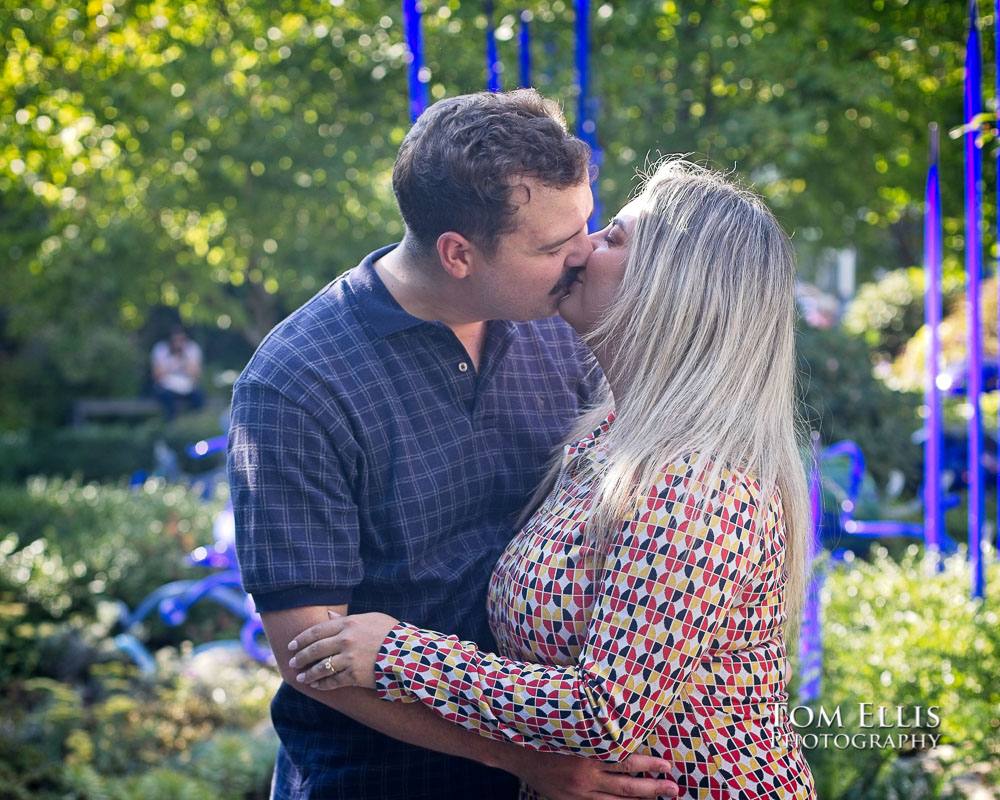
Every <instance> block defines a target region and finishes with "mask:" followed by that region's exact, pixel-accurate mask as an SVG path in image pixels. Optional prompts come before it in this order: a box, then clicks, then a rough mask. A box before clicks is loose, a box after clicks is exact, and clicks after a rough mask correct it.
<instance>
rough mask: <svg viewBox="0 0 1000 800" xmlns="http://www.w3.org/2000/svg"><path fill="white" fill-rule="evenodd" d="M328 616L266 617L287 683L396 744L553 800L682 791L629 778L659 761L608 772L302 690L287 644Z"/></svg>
mask: <svg viewBox="0 0 1000 800" xmlns="http://www.w3.org/2000/svg"><path fill="white" fill-rule="evenodd" d="M327 608H328V607H327V606H305V607H301V608H290V609H287V610H284V611H268V612H264V613H263V614H261V620H262V622H263V624H264V631H265V633H266V634H267V640H268V642H270V644H271V649H272V651H273V652H274V655H275V658H276V659H277V662H278V669H279V671H280V672H281V677H282V678H284V680H285V682H286V683H288V684H289V685H290V686H292V687H294V688H295V689H297V690H298V691H300V692H302V693H303V694H305V695H308V696H309V697H311V698H313V699H314V700H316V701H317V702H320V703H323V704H324V705H327V706H329V707H330V708H333V709H335V710H336V711H339V712H341V713H342V714H346V715H347V716H349V717H351V718H352V719H354V720H356V721H358V722H360V723H361V724H362V725H366V726H367V727H369V728H373V729H374V730H377V731H379V732H380V733H383V734H385V735H386V736H390V737H392V738H394V739H399V740H401V741H404V742H408V743H409V744H412V745H416V746H418V747H426V748H429V749H431V750H437V751H438V752H441V753H447V754H449V755H453V756H460V757H462V758H470V759H472V760H474V761H478V762H480V763H482V764H486V765H487V766H491V767H497V768H499V769H502V770H504V771H506V772H510V773H512V774H514V775H516V776H517V777H519V778H520V779H522V780H523V781H525V782H527V783H528V784H530V785H531V786H533V787H535V788H536V789H538V790H539V791H541V792H542V794H544V795H545V796H546V797H549V798H551V800H582V799H583V798H588V799H589V800H594V798H606V800H614V798H633V797H650V798H651V797H657V796H667V797H674V796H676V794H677V785H676V784H675V783H673V782H672V781H669V780H664V779H652V778H637V777H633V776H631V775H630V774H628V773H631V772H636V773H642V772H653V773H664V772H666V771H667V770H669V769H670V766H671V765H670V762H668V761H664V760H663V759H660V758H654V757H652V756H635V755H633V756H630V757H629V758H628V759H626V760H625V761H623V762H622V763H620V764H602V763H600V762H597V761H590V760H587V759H584V758H577V757H576V756H567V755H560V754H557V753H537V752H533V751H530V750H526V749H524V748H522V747H518V746H517V745H514V744H510V743H506V742H497V741H494V740H492V739H487V738H484V737H482V736H479V735H478V734H476V733H473V732H472V731H467V730H465V729H463V728H460V727H458V726H457V725H452V724H451V723H449V722H447V721H445V720H444V719H442V718H440V717H438V716H437V715H436V714H434V712H432V711H431V710H430V709H428V708H425V707H424V706H423V705H422V704H420V703H388V702H385V701H382V700H379V699H378V696H377V695H376V694H375V692H374V691H372V690H370V689H358V688H345V689H338V690H337V691H336V692H329V691H320V690H317V689H311V688H310V687H309V686H308V685H307V684H305V683H299V682H298V681H296V679H295V676H296V675H297V674H298V673H299V671H300V669H301V667H300V668H295V667H291V666H289V661H290V660H291V658H292V656H293V655H294V652H293V651H291V650H289V649H288V643H289V642H290V641H291V640H292V639H293V638H294V637H295V635H296V634H297V633H299V632H300V631H303V630H305V629H306V628H309V627H311V626H313V625H315V624H317V623H319V622H324V621H326V620H327V619H328V616H327ZM329 608H330V610H332V611H334V612H336V613H338V614H347V606H346V605H342V606H333V607H329Z"/></svg>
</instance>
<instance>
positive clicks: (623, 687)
mask: <svg viewBox="0 0 1000 800" xmlns="http://www.w3.org/2000/svg"><path fill="white" fill-rule="evenodd" d="M613 420H614V415H613V414H612V415H611V416H610V417H609V418H608V419H607V420H606V421H605V422H604V423H603V424H602V425H601V427H600V428H598V429H597V430H596V431H594V432H593V433H592V434H591V435H590V436H589V437H587V438H586V439H584V440H583V441H582V442H579V443H577V444H576V445H572V446H570V447H567V448H566V453H565V457H564V465H563V472H562V475H561V476H560V479H559V481H558V482H557V485H556V488H555V489H554V490H553V492H552V493H551V494H550V495H549V497H548V499H547V500H546V502H545V504H544V505H543V506H542V507H541V508H540V509H539V510H538V512H536V513H535V515H534V516H533V517H532V518H531V520H530V521H529V522H528V524H527V525H526V526H525V528H524V530H522V531H521V533H520V534H518V535H517V536H516V537H515V538H514V539H513V540H512V541H511V543H510V545H509V546H508V547H507V549H506V550H505V551H504V554H503V555H502V556H501V558H500V561H499V562H498V563H497V565H496V568H495V569H494V572H493V578H492V582H491V585H490V592H489V599H488V608H489V614H490V623H491V626H492V628H493V631H494V632H495V634H496V638H497V642H498V644H499V647H500V652H501V654H502V655H496V654H493V653H484V652H482V651H479V650H478V649H477V648H476V645H475V644H473V643H471V642H462V641H459V640H458V639H457V638H456V637H453V636H445V635H443V634H439V633H436V632H433V631H427V630H421V629H419V628H415V627H413V626H411V625H407V624H405V623H401V624H399V625H397V626H396V627H395V628H394V629H393V631H392V632H391V633H390V634H389V636H388V637H387V638H386V640H385V642H384V643H383V645H382V649H381V651H380V653H379V658H378V662H377V664H376V681H377V686H378V691H379V694H380V696H381V697H383V698H384V699H390V700H399V701H420V702H423V703H425V704H426V705H428V706H429V707H430V708H432V709H433V710H434V711H435V712H436V713H438V714H439V715H440V716H442V717H444V718H445V719H448V720H450V721H451V722H454V723H456V724H458V725H462V726H463V727H466V728H470V729H472V730H475V731H477V732H479V733H480V734H482V735H484V736H489V737H492V738H494V739H498V740H505V741H511V742H515V743H517V744H519V745H523V746H525V747H530V748H532V749H535V750H540V751H561V752H567V753H574V754H576V755H580V756H586V757H590V758H598V759H602V760H606V761H620V760H621V759H623V758H624V757H625V756H626V755H628V754H629V753H633V752H639V753H646V754H656V755H658V756H662V757H663V758H667V759H669V760H671V761H672V762H673V764H674V768H673V770H672V773H671V775H670V777H671V778H673V779H674V780H676V781H677V783H678V785H679V786H680V796H681V797H682V798H710V799H711V800H716V799H717V798H718V799H720V800H721V799H722V798H734V799H736V800H758V799H759V800H764V798H767V800H776V798H796V800H799V799H800V798H813V797H814V796H815V791H814V789H813V781H812V776H811V774H810V772H809V767H808V765H807V764H806V762H805V760H804V759H803V757H802V754H801V751H800V749H799V747H798V744H797V741H796V737H795V735H794V733H793V731H792V729H791V727H790V726H789V723H788V722H787V717H786V715H785V714H784V713H783V704H784V703H785V702H786V700H787V695H786V692H785V686H786V683H787V660H786V656H785V646H784V642H783V639H782V633H781V628H782V624H783V623H784V621H785V612H784V583H785V577H784V575H783V562H784V548H785V540H784V537H785V528H784V522H783V520H782V512H781V503H780V498H779V497H778V495H777V492H776V493H775V495H774V496H773V497H771V498H770V499H769V501H768V502H767V504H766V507H765V506H764V503H763V502H762V498H761V497H760V494H761V493H760V487H759V485H758V484H757V483H756V481H755V480H754V479H753V478H751V477H749V476H747V475H745V474H742V473H740V472H737V471H733V470H722V471H721V474H720V475H719V477H718V479H717V480H715V482H714V484H713V485H712V486H706V485H705V484H704V483H703V482H702V481H703V480H704V479H705V478H706V473H707V471H708V470H707V467H709V466H710V465H709V464H708V463H707V460H706V459H704V458H699V457H698V456H696V455H692V456H688V457H686V458H683V459H679V460H677V461H676V462H674V463H671V464H667V465H666V466H665V467H664V468H663V470H662V472H661V474H660V476H659V478H658V479H657V481H656V482H655V484H654V485H653V486H652V487H650V489H649V491H648V492H646V493H645V494H643V495H641V496H640V498H639V502H638V504H637V506H636V508H635V510H634V511H633V512H632V513H630V514H629V515H628V516H627V517H626V518H625V519H624V520H623V521H622V524H621V526H620V527H619V529H618V531H617V532H616V534H615V536H614V537H612V538H611V540H610V544H609V548H610V549H609V551H608V554H607V557H606V558H603V559H601V562H602V565H603V567H604V568H603V570H600V569H596V568H595V566H596V564H597V561H598V559H597V558H596V554H595V552H594V550H593V547H592V544H591V541H590V537H589V536H585V535H584V533H583V524H584V522H585V520H586V519H587V517H588V515H589V512H590V510H591V508H592V507H593V503H594V496H593V489H592V486H591V485H587V484H585V483H583V482H582V481H581V480H580V477H581V475H582V474H584V473H583V466H584V464H585V463H586V461H587V460H590V461H591V463H592V464H597V465H603V464H604V463H605V461H606V458H607V453H606V451H605V449H604V448H603V447H602V445H601V441H600V440H601V434H602V433H604V432H605V431H607V430H608V428H609V426H610V425H611V423H612V422H613ZM591 483H592V482H591ZM595 576H597V579H596V581H595ZM536 797H538V795H537V794H535V793H534V792H533V791H532V790H531V788H530V787H527V786H525V787H522V798H536Z"/></svg>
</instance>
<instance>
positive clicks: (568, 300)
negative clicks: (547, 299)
mask: <svg viewBox="0 0 1000 800" xmlns="http://www.w3.org/2000/svg"><path fill="white" fill-rule="evenodd" d="M559 316H560V317H562V318H563V319H564V320H566V322H568V323H569V325H570V327H571V328H572V329H573V330H575V331H576V332H577V333H579V334H580V335H583V331H582V330H581V327H583V326H581V325H580V322H581V319H580V309H579V304H578V303H577V302H576V298H574V297H573V295H572V294H568V295H566V296H565V297H564V298H563V299H562V300H560V301H559Z"/></svg>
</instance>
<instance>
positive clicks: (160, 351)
mask: <svg viewBox="0 0 1000 800" xmlns="http://www.w3.org/2000/svg"><path fill="white" fill-rule="evenodd" d="M150 367H151V369H152V371H153V393H154V394H155V395H156V399H157V400H159V401H160V404H161V405H162V406H163V414H164V416H165V417H166V418H167V420H172V419H173V418H174V416H175V415H176V414H177V406H178V404H183V405H185V406H187V408H188V410H190V411H197V410H198V409H199V408H201V407H202V406H203V405H204V404H205V396H204V395H203V394H202V392H201V389H200V388H199V387H198V382H199V381H200V380H201V348H200V347H199V346H198V343H197V342H194V341H192V340H191V339H190V338H188V335H187V331H186V330H184V328H182V327H181V326H180V325H177V326H175V327H174V329H173V330H172V331H171V332H170V338H169V339H167V340H165V341H160V342H157V343H156V344H155V345H153V352H152V353H151V354H150Z"/></svg>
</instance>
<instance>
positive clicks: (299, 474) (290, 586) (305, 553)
mask: <svg viewBox="0 0 1000 800" xmlns="http://www.w3.org/2000/svg"><path fill="white" fill-rule="evenodd" d="M356 451H357V448H356V447H355V446H354V445H353V440H352V439H351V438H350V436H349V434H348V432H347V426H346V425H344V426H342V428H341V429H337V428H336V427H335V428H334V429H332V430H331V428H330V426H329V425H327V426H323V425H321V424H320V423H319V422H317V420H316V419H315V417H314V416H313V415H312V414H310V413H308V411H306V410H305V409H304V408H303V407H302V406H301V405H300V404H299V403H297V402H293V401H292V400H291V399H289V398H288V397H286V396H285V395H284V394H282V393H281V392H280V391H278V390H277V389H274V388H272V387H270V386H267V385H263V384H258V383H254V382H249V381H248V382H238V383H237V385H236V388H235V391H234V393H233V410H232V421H231V425H230V429H229V482H230V487H231V493H232V498H233V513H234V516H235V519H236V554H237V559H238V561H239V566H240V575H241V578H242V580H243V588H244V589H245V590H246V591H247V592H249V593H250V594H252V595H253V598H254V602H255V603H256V605H257V610H258V611H277V610H280V609H284V608H294V607H297V606H304V605H324V604H329V605H339V604H342V603H349V602H350V600H351V590H352V588H353V587H354V586H356V585H357V584H358V583H359V582H360V581H361V577H362V562H361V558H360V556H359V552H358V549H359V546H358V531H359V524H358V508H357V503H356V501H355V500H354V496H353V493H352V491H351V477H350V474H351V468H350V458H351V456H350V454H351V453H352V452H356Z"/></svg>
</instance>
